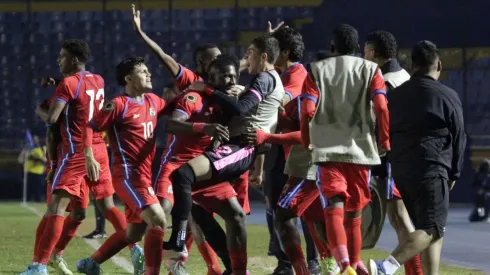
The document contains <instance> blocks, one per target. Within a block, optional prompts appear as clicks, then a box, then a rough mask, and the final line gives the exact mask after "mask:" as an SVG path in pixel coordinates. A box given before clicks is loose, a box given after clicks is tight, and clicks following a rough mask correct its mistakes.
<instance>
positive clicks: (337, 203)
mask: <svg viewBox="0 0 490 275" xmlns="http://www.w3.org/2000/svg"><path fill="white" fill-rule="evenodd" d="M344 204H345V197H343V196H334V197H331V198H329V199H328V207H338V208H343V207H344Z"/></svg>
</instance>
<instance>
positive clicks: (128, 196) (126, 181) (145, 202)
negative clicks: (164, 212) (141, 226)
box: [112, 171, 159, 224]
mask: <svg viewBox="0 0 490 275" xmlns="http://www.w3.org/2000/svg"><path fill="white" fill-rule="evenodd" d="M112 182H113V185H114V189H115V190H116V194H117V196H118V197H119V199H120V200H121V202H122V203H123V204H124V213H125V215H126V220H127V221H128V223H133V224H137V223H142V222H143V219H141V217H140V214H141V212H142V211H143V210H144V209H145V208H146V207H147V206H149V205H152V204H159V201H158V198H157V196H156V194H155V191H154V190H153V186H152V184H151V177H147V176H143V175H140V174H138V173H133V174H132V175H131V176H130V177H129V178H126V177H125V176H124V172H122V171H121V172H119V171H115V173H113V181H112Z"/></svg>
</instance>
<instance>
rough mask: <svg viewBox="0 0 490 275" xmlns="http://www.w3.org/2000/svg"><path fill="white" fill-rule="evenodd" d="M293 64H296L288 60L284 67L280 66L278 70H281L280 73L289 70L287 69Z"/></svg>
mask: <svg viewBox="0 0 490 275" xmlns="http://www.w3.org/2000/svg"><path fill="white" fill-rule="evenodd" d="M294 63H296V62H293V61H290V60H288V61H287V62H286V63H285V64H284V65H282V66H281V67H280V68H279V69H280V70H281V72H285V71H286V70H287V69H289V67H291V66H293V65H294Z"/></svg>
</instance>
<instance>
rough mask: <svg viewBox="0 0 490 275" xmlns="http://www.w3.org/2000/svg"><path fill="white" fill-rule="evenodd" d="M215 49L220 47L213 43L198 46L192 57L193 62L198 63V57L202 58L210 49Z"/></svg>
mask: <svg viewBox="0 0 490 275" xmlns="http://www.w3.org/2000/svg"><path fill="white" fill-rule="evenodd" d="M214 48H218V46H217V45H216V44H212V43H204V44H201V45H199V46H197V48H196V49H195V50H194V53H193V55H192V60H194V62H197V57H198V56H200V55H201V54H202V53H204V52H205V51H207V50H209V49H214Z"/></svg>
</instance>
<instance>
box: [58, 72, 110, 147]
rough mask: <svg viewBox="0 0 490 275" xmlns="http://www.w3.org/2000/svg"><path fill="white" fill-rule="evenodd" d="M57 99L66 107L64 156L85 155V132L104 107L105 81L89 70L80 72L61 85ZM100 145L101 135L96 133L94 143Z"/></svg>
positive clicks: (62, 134)
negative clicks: (83, 151) (83, 135)
mask: <svg viewBox="0 0 490 275" xmlns="http://www.w3.org/2000/svg"><path fill="white" fill-rule="evenodd" d="M54 98H55V100H58V101H60V102H63V103H65V104H66V106H65V109H64V110H63V113H62V115H61V116H62V120H61V125H60V128H61V138H62V148H63V149H62V150H63V153H65V154H67V153H69V154H74V153H75V152H82V150H83V142H82V133H83V131H84V130H85V127H86V125H87V123H88V121H90V120H91V119H92V117H94V115H97V114H98V113H99V111H100V110H101V109H102V107H103V106H104V79H103V78H102V77H101V76H100V75H96V74H92V73H90V72H87V71H82V72H78V73H76V74H74V75H72V76H69V77H66V78H64V79H63V80H62V81H61V82H60V84H59V85H58V86H57V87H56V91H55V93H54ZM101 142H104V139H103V138H102V135H101V134H100V133H94V136H93V141H92V143H93V144H98V143H101Z"/></svg>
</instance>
